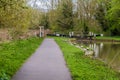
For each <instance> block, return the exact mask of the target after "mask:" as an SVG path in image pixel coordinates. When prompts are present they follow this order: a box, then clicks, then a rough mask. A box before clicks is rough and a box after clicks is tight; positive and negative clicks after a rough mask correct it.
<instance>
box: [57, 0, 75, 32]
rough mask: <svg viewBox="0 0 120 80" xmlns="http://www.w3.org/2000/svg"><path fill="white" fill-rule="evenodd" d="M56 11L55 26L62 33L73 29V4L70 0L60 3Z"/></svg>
mask: <svg viewBox="0 0 120 80" xmlns="http://www.w3.org/2000/svg"><path fill="white" fill-rule="evenodd" d="M59 5H60V6H59V7H58V9H57V10H59V14H58V18H57V24H58V26H59V27H60V29H61V30H62V31H70V30H72V29H73V25H74V23H73V4H72V0H65V1H61V3H60V4H59Z"/></svg>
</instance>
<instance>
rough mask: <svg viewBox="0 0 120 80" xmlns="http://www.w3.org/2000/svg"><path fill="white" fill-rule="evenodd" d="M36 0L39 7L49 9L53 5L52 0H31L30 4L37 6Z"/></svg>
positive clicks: (74, 0)
mask: <svg viewBox="0 0 120 80" xmlns="http://www.w3.org/2000/svg"><path fill="white" fill-rule="evenodd" d="M35 1H36V5H37V7H39V8H40V9H45V10H46V9H48V8H50V7H51V4H50V1H51V0H30V1H29V3H28V4H30V5H31V6H35V5H34V2H35ZM76 1H77V0H73V2H76Z"/></svg>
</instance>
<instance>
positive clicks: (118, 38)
mask: <svg viewBox="0 0 120 80" xmlns="http://www.w3.org/2000/svg"><path fill="white" fill-rule="evenodd" d="M96 39H102V40H120V36H113V37H106V36H104V37H96Z"/></svg>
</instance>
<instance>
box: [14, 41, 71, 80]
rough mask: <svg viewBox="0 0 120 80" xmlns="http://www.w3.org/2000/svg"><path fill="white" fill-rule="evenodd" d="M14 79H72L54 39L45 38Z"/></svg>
mask: <svg viewBox="0 0 120 80" xmlns="http://www.w3.org/2000/svg"><path fill="white" fill-rule="evenodd" d="M12 80H72V79H71V76H70V73H69V70H68V68H67V67H66V63H65V61H64V58H63V54H62V52H61V50H60V48H59V46H58V45H57V44H56V42H55V41H54V40H53V39H45V40H44V41H43V43H42V44H41V46H40V47H39V48H38V49H37V51H36V52H35V53H34V54H33V55H32V56H31V57H30V58H29V59H28V60H27V61H26V63H25V64H23V66H22V67H21V68H20V70H19V71H18V72H17V73H16V74H15V75H14V76H13V78H12Z"/></svg>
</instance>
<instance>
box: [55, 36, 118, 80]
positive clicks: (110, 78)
mask: <svg viewBox="0 0 120 80" xmlns="http://www.w3.org/2000/svg"><path fill="white" fill-rule="evenodd" d="M54 39H55V40H56V42H57V43H58V45H59V46H60V48H61V50H62V51H63V53H64V57H65V60H66V62H67V65H68V67H69V69H70V71H71V75H72V78H73V80H120V77H119V73H117V72H115V71H114V70H112V69H110V68H108V67H107V65H105V64H104V63H103V62H100V61H99V60H95V59H90V58H88V57H86V56H84V54H83V51H81V50H80V49H79V48H76V47H75V46H72V45H70V44H69V43H67V42H65V41H64V40H63V39H66V38H54Z"/></svg>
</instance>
